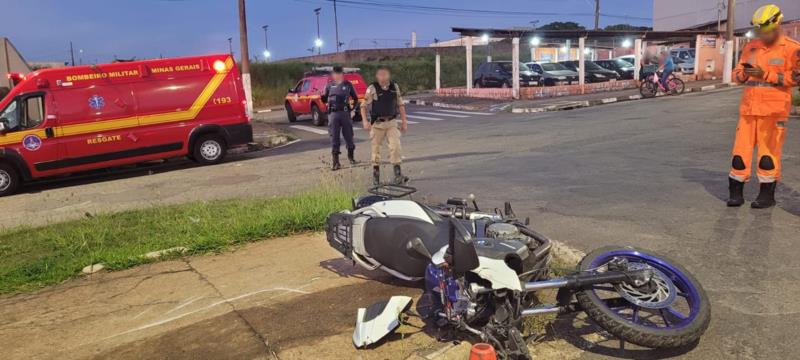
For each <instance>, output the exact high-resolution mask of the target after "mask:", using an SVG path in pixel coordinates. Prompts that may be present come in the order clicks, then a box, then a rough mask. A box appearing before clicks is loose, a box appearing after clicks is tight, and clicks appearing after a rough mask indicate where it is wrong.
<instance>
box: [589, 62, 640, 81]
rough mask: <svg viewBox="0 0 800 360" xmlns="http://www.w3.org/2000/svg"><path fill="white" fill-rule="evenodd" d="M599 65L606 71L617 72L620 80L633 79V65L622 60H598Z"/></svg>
mask: <svg viewBox="0 0 800 360" xmlns="http://www.w3.org/2000/svg"><path fill="white" fill-rule="evenodd" d="M595 63H596V64H597V65H600V66H601V67H603V68H604V69H608V70H611V71H616V73H617V74H618V75H619V78H620V79H633V64H631V63H629V62H627V61H625V60H622V59H610V60H597V61H595Z"/></svg>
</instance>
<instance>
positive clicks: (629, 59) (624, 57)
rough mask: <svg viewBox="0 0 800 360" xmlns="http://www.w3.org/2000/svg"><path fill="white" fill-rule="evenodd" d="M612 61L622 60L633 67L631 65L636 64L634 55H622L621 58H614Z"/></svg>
mask: <svg viewBox="0 0 800 360" xmlns="http://www.w3.org/2000/svg"><path fill="white" fill-rule="evenodd" d="M614 60H623V61H625V62H627V63H629V64H631V65H633V63H635V62H636V56H634V55H622V56H617V57H615V58H614Z"/></svg>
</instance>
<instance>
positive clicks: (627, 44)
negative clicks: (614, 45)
mask: <svg viewBox="0 0 800 360" xmlns="http://www.w3.org/2000/svg"><path fill="white" fill-rule="evenodd" d="M622 47H624V48H629V47H631V40H630V39H625V40H622Z"/></svg>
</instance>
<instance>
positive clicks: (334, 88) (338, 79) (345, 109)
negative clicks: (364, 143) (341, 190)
mask: <svg viewBox="0 0 800 360" xmlns="http://www.w3.org/2000/svg"><path fill="white" fill-rule="evenodd" d="M331 77H332V78H333V81H332V82H330V83H328V85H327V86H325V91H324V92H323V93H322V101H323V102H325V103H327V104H328V127H329V128H328V132H329V133H330V136H331V157H332V163H333V164H332V165H331V170H333V171H336V170H339V169H340V168H341V167H342V165H341V164H340V163H339V154H341V151H340V150H339V148H340V147H341V137H340V135H341V136H344V142H345V144H346V145H347V159H348V160H350V164H351V165H353V164H356V163H357V162H356V158H355V151H356V145H355V143H353V119H352V118H351V117H350V112H351V111H352V109H353V107H352V105H351V103H352V104H355V103H356V102H358V95H356V90H355V89H354V88H353V84H351V83H350V82H349V81H347V80H345V79H344V70H343V69H342V67H341V66H334V67H333V71H332V72H331Z"/></svg>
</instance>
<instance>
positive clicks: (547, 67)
mask: <svg viewBox="0 0 800 360" xmlns="http://www.w3.org/2000/svg"><path fill="white" fill-rule="evenodd" d="M525 65H526V66H528V68H529V69H531V70H532V71H534V72H536V73H538V74H540V75H541V77H542V80H541V85H543V86H554V85H570V84H572V83H573V82H576V81H578V73H576V72H574V71H572V70H570V69H569V68H567V67H566V66H564V65H562V64H559V63H552V62H528V63H525Z"/></svg>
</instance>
